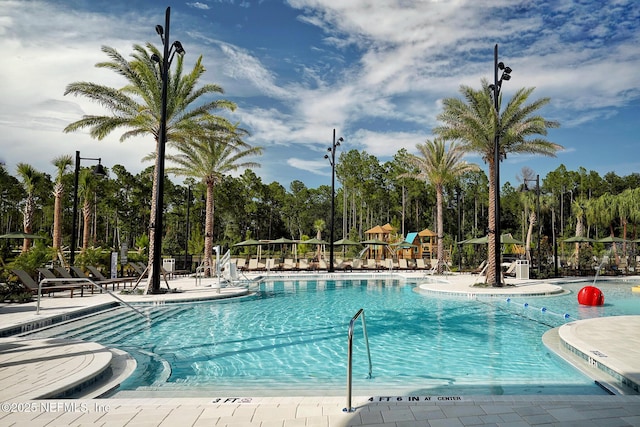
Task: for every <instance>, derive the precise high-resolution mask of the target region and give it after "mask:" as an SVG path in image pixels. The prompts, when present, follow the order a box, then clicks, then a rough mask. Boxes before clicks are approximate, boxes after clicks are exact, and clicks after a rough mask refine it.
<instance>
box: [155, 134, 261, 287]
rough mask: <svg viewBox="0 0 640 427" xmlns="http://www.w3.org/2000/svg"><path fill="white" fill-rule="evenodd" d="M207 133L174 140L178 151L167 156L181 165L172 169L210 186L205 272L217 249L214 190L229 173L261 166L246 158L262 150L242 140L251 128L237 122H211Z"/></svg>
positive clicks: (206, 216) (207, 197) (173, 171)
mask: <svg viewBox="0 0 640 427" xmlns="http://www.w3.org/2000/svg"><path fill="white" fill-rule="evenodd" d="M207 130H208V132H207V133H206V134H202V133H201V134H199V135H198V136H197V137H196V138H194V139H193V140H191V141H190V142H189V143H188V144H173V145H174V148H175V149H176V151H177V152H178V153H177V154H168V155H167V159H168V160H169V161H171V162H173V163H175V164H176V165H177V166H173V167H169V168H167V172H168V173H174V174H176V175H181V176H186V177H192V178H195V179H199V180H201V181H202V182H203V183H204V184H205V186H206V188H207V195H206V201H205V203H206V210H205V241H204V259H205V267H206V271H205V274H206V275H207V276H209V275H210V274H211V270H210V269H211V253H212V251H213V225H214V221H213V213H214V194H213V190H214V188H215V186H216V184H218V183H219V182H220V181H221V180H222V178H223V177H224V175H225V174H227V173H229V172H233V171H237V170H238V169H240V168H253V167H260V164H259V163H256V162H251V161H243V162H241V160H242V159H244V158H245V157H248V156H253V155H258V154H261V153H262V148H260V147H252V146H250V145H249V144H247V143H246V142H244V141H242V139H241V137H242V136H243V135H246V134H247V132H246V131H244V130H243V129H239V128H238V127H237V126H233V127H231V128H229V127H226V128H225V127H224V126H223V127H220V126H215V127H214V126H209V127H208V128H207Z"/></svg>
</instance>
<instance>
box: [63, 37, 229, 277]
mask: <svg viewBox="0 0 640 427" xmlns="http://www.w3.org/2000/svg"><path fill="white" fill-rule="evenodd" d="M133 50H134V53H133V54H132V55H131V56H132V57H133V58H134V59H133V60H132V61H127V60H126V59H125V58H124V57H123V56H122V55H120V54H119V53H118V52H117V51H116V50H115V49H114V48H111V47H108V46H103V47H102V51H103V52H104V53H105V54H106V55H107V56H108V57H109V58H110V59H111V60H110V61H108V62H101V63H98V64H96V67H98V68H106V69H110V70H113V71H115V72H116V73H118V74H120V75H121V76H122V77H124V78H125V80H126V81H127V84H126V85H125V86H123V87H122V88H120V89H115V88H111V87H108V86H103V85H99V84H95V83H89V82H75V83H71V84H69V85H68V86H67V88H66V90H65V95H67V94H71V95H76V96H78V95H79V96H84V97H87V98H89V99H91V100H93V101H96V102H98V103H99V104H101V105H102V106H104V107H105V108H107V109H108V110H109V112H110V113H111V114H106V115H85V116H83V117H82V119H80V120H78V121H76V122H73V123H71V124H69V125H68V126H67V127H66V128H65V129H64V131H65V132H74V131H77V130H80V129H85V128H88V129H90V135H91V136H92V137H93V138H96V139H98V140H102V139H103V138H105V137H106V136H107V135H109V134H110V133H111V132H113V131H115V130H116V129H120V128H124V129H126V131H125V132H124V133H123V134H122V136H121V137H120V141H124V140H126V139H129V138H131V137H135V136H140V135H152V136H153V138H154V139H155V153H157V152H158V143H159V135H160V117H161V109H162V75H161V73H160V71H159V69H158V68H157V64H156V62H155V61H153V60H152V59H151V58H152V57H155V56H157V57H158V58H162V52H160V51H159V50H158V49H157V48H156V47H155V46H154V45H153V44H151V43H147V44H146V48H145V47H142V46H140V45H134V46H133ZM204 72H205V68H204V65H202V56H200V57H199V58H198V60H197V61H196V63H195V65H194V66H193V70H192V71H191V72H190V73H188V74H183V59H182V56H178V57H177V65H176V70H175V72H171V70H170V69H169V70H167V79H168V85H167V128H166V138H167V143H173V144H181V143H184V142H186V141H188V140H189V139H190V138H191V137H192V135H194V134H197V133H198V132H200V129H201V126H202V125H203V124H206V123H209V122H211V121H216V120H217V119H218V117H216V116H214V115H213V114H212V111H215V110H218V109H228V110H234V109H235V107H236V106H235V104H234V103H232V102H230V101H226V100H220V99H217V100H214V99H211V98H212V97H211V95H216V94H221V93H223V90H222V88H221V87H220V86H218V85H215V84H206V85H203V86H201V87H196V85H197V83H198V80H199V78H200V76H202V74H203V73H204ZM155 160H156V163H155V170H156V171H157V169H158V166H159V162H160V159H159V158H157V156H156V159H155ZM157 186H158V182H157V173H154V174H153V189H152V200H151V212H150V218H151V219H150V222H153V220H154V218H155V207H156V193H157V190H156V189H157ZM154 232H155V231H154V229H153V228H150V229H149V234H150V235H149V242H150V244H149V265H151V264H152V263H153V253H154V247H153V246H154ZM159 232H162V230H159ZM149 270H150V271H151V269H149ZM149 283H152V278H151V275H149Z"/></svg>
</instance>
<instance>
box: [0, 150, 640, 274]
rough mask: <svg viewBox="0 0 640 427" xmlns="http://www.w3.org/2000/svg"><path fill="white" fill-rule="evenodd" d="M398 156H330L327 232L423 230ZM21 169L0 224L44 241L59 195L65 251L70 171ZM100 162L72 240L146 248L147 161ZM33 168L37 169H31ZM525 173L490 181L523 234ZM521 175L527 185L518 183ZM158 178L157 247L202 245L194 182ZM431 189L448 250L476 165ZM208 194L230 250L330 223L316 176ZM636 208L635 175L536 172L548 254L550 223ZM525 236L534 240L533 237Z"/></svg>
mask: <svg viewBox="0 0 640 427" xmlns="http://www.w3.org/2000/svg"><path fill="white" fill-rule="evenodd" d="M407 155H408V153H407V152H406V151H405V150H401V151H399V152H398V153H397V154H396V155H395V156H394V158H393V159H392V160H390V161H388V162H385V163H381V162H379V161H378V159H377V158H375V156H372V155H370V154H367V153H366V152H365V151H357V150H351V151H346V152H343V153H341V154H340V156H339V159H338V161H337V164H336V170H337V171H338V172H337V180H338V182H339V183H340V185H339V186H338V188H337V190H336V199H335V205H336V219H335V236H337V238H350V239H352V240H364V238H365V236H364V231H366V230H367V229H369V228H371V227H373V226H375V225H380V224H385V223H390V224H391V225H393V226H394V227H395V228H396V229H397V230H398V234H399V235H401V236H405V235H406V234H407V233H408V232H411V231H419V230H422V229H424V228H430V229H432V230H436V229H437V227H436V221H437V215H436V208H437V203H436V192H435V189H434V188H433V186H431V185H428V184H426V183H425V181H420V180H416V179H411V178H408V177H407V173H417V170H416V168H415V167H414V166H412V165H411V164H410V163H409V162H408V161H407ZM53 161H55V159H54V160H52V162H53ZM24 169H25V166H24V165H22V166H21V167H19V168H18V170H16V172H15V173H13V174H12V173H10V172H9V171H8V170H7V169H6V168H5V167H4V166H3V165H0V189H1V190H0V230H1V231H2V234H4V233H9V232H11V231H16V230H23V229H25V227H23V226H24V225H25V221H24V218H25V216H29V217H30V220H29V221H28V222H29V224H31V229H30V230H29V231H30V232H32V233H35V234H39V235H41V236H43V237H44V239H43V241H42V242H41V243H42V244H44V245H47V246H53V245H54V242H53V236H54V211H55V209H56V200H58V199H57V197H56V195H60V196H61V197H60V208H61V213H62V215H61V218H62V224H61V230H62V232H61V247H62V248H63V249H68V247H69V246H70V239H71V234H72V233H71V231H72V208H73V190H74V183H73V179H74V176H73V172H72V171H67V172H66V173H63V174H61V175H60V177H59V178H60V180H59V181H57V179H56V178H54V177H52V176H50V175H48V174H45V173H41V172H38V171H35V170H33V168H31V170H30V171H28V173H26V174H25V171H24ZM106 169H107V170H108V176H107V177H104V178H94V184H93V185H94V192H86V193H83V192H82V191H80V193H79V194H80V197H79V205H80V206H81V207H82V211H83V214H81V215H79V225H78V230H80V231H81V232H79V233H78V239H79V241H78V242H77V245H76V247H78V248H80V249H83V250H87V249H90V248H101V249H107V250H109V251H111V250H118V249H119V248H120V247H121V245H122V244H123V243H124V244H126V245H127V246H128V247H129V248H130V249H131V250H133V251H137V252H139V253H140V254H144V255H146V254H148V251H149V237H148V226H149V213H150V206H151V200H150V194H151V186H152V173H153V167H149V168H147V169H145V170H143V171H142V172H140V173H138V174H136V175H134V174H131V173H129V172H128V171H127V170H126V168H125V167H124V166H122V165H114V166H112V167H111V168H106ZM91 170H92V166H87V167H82V168H81V172H82V173H84V174H87V175H90V172H91ZM19 171H22V172H19ZM352 171H358V176H357V179H353V175H352V174H351V172H352ZM34 175H39V176H40V177H39V178H38V179H34V178H33V177H34ZM347 177H349V178H350V179H347ZM532 178H533V174H532V171H530V170H527V169H524V170H523V174H522V176H520V177H514V183H511V182H510V181H509V182H506V183H505V184H504V185H503V186H502V190H501V210H502V212H501V228H502V230H503V231H504V232H505V233H511V234H512V235H513V236H514V237H516V238H518V239H521V240H523V241H524V240H525V239H526V235H527V231H528V228H529V225H530V224H529V214H530V213H531V212H532V211H534V210H535V208H536V197H537V192H536V191H535V189H532V188H531V187H532V186H531V183H530V180H531V179H532ZM525 179H526V180H527V181H528V182H529V187H530V188H529V191H523V190H524V182H523V181H524V180H525ZM164 188H165V198H164V201H165V206H164V211H165V230H164V238H163V253H164V254H165V255H167V256H174V257H175V256H181V255H184V254H185V250H186V252H187V253H188V254H190V255H199V254H202V253H204V234H205V220H206V194H207V188H206V184H204V183H202V182H197V181H195V180H194V179H193V178H188V179H187V180H186V181H185V184H183V185H179V184H176V183H174V181H173V180H172V179H170V178H169V176H167V177H166V178H165V187H164ZM60 189H62V193H60V192H59V190H60ZM443 196H444V199H443V206H444V209H445V211H446V214H445V215H443V224H442V234H443V236H444V239H443V241H444V246H445V247H446V248H450V250H451V252H452V253H453V254H456V253H457V250H458V248H457V245H456V242H457V241H459V240H465V239H469V238H472V237H480V236H484V235H486V234H487V228H488V214H489V212H488V205H489V203H488V197H489V195H488V178H487V176H486V174H485V173H484V172H483V171H481V170H475V171H470V172H465V173H464V174H462V175H461V176H460V177H459V179H458V180H457V181H456V182H454V183H451V184H449V185H447V186H446V187H445V188H444V191H443ZM213 198H214V199H215V201H216V210H215V213H214V219H213V222H214V224H215V226H214V227H213V241H214V242H215V243H216V244H217V245H221V246H222V247H223V248H233V245H234V244H235V243H238V242H240V241H242V240H245V239H248V238H255V239H269V240H274V239H277V238H279V237H287V238H291V239H305V238H307V237H309V236H316V235H317V232H318V229H319V230H320V232H321V233H324V236H325V238H326V236H327V235H328V229H327V225H326V224H330V206H331V188H330V186H328V185H321V186H319V187H318V188H309V187H307V186H306V185H305V184H304V183H303V182H302V181H293V182H292V183H291V184H290V185H289V187H288V188H285V187H284V186H283V185H282V184H280V183H278V182H272V183H268V184H267V183H264V182H262V179H261V178H260V177H259V176H258V175H256V174H255V172H254V171H252V170H249V169H247V170H245V171H244V172H243V173H242V174H241V175H240V176H237V177H233V176H230V175H225V176H223V177H222V178H221V180H220V182H219V183H218V185H216V186H215V189H214V194H213ZM639 207H640V174H637V173H634V174H631V175H628V176H618V175H616V174H615V173H614V172H609V173H607V174H606V175H604V176H603V177H601V176H600V175H599V174H598V173H597V172H594V171H587V170H585V169H583V168H580V169H579V170H578V171H569V170H567V169H566V168H565V167H564V166H563V165H560V166H559V167H558V168H557V169H556V170H554V171H552V172H550V173H548V174H547V175H546V176H545V177H543V178H541V179H540V215H541V217H540V219H539V221H538V222H537V224H538V226H539V227H540V234H541V237H542V239H541V249H542V250H543V256H545V255H546V256H547V257H548V256H550V255H551V254H552V252H553V248H552V244H553V236H554V233H555V236H556V238H557V240H558V241H559V242H561V241H562V240H564V239H565V238H568V237H572V236H576V235H581V236H589V237H592V238H599V237H605V236H610V235H613V236H616V237H622V238H625V239H627V240H633V239H636V238H638V237H639V236H638V231H639V230H638V224H640V208H639ZM187 210H188V211H189V219H188V222H187ZM318 220H321V221H318ZM318 223H319V224H320V226H318ZM458 225H459V227H458ZM187 229H188V233H189V237H188V240H187ZM25 231H27V230H25ZM535 234H536V233H534V235H535ZM36 242H37V241H36ZM17 243H18V242H16V241H12V240H0V256H1V257H2V259H4V260H10V259H12V258H13V257H14V256H15V255H16V254H15V250H16V249H18V246H17ZM531 244H532V247H533V248H536V249H537V245H538V242H537V241H536V240H535V239H533V241H532V242H531ZM462 248H463V249H462V250H463V251H464V250H465V249H468V251H467V252H468V253H465V254H462V255H464V257H463V260H464V263H465V265H467V264H468V265H473V264H474V263H476V262H478V261H479V259H478V258H477V257H475V256H473V253H474V252H476V251H474V250H471V247H469V248H466V247H465V246H462ZM562 248H563V249H564V250H565V252H566V253H565V256H569V255H570V252H572V251H573V246H572V245H564V246H562ZM454 264H456V263H455V262H454Z"/></svg>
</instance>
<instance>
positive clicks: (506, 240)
mask: <svg viewBox="0 0 640 427" xmlns="http://www.w3.org/2000/svg"><path fill="white" fill-rule="evenodd" d="M460 243H464V244H474V245H481V244H486V243H489V236H483V237H476V238H475V239H468V240H465V241H463V242H460ZM500 243H502V244H503V245H524V242H522V241H520V240H518V239H514V238H513V237H511V236H510V235H508V234H503V235H502V236H500Z"/></svg>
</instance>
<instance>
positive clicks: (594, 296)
mask: <svg viewBox="0 0 640 427" xmlns="http://www.w3.org/2000/svg"><path fill="white" fill-rule="evenodd" d="M578 303H580V304H582V305H603V304H604V294H603V293H602V291H601V290H600V289H598V288H596V287H595V286H585V287H584V288H582V289H580V292H578Z"/></svg>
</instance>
